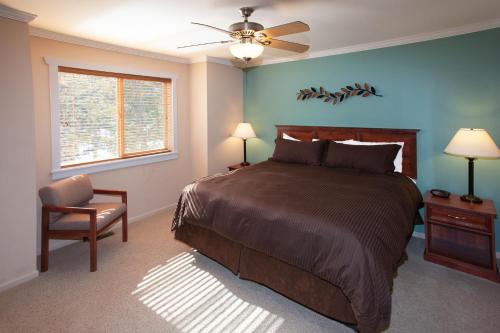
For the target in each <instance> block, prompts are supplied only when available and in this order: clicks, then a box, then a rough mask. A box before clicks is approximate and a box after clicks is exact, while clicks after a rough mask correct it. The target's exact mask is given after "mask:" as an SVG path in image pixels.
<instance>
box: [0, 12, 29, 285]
mask: <svg viewBox="0 0 500 333" xmlns="http://www.w3.org/2000/svg"><path fill="white" fill-rule="evenodd" d="M34 133H35V122H34V114H33V90H32V77H31V58H30V43H29V35H28V25H27V24H26V23H22V22H17V21H13V20H9V19H5V18H2V17H0V147H1V151H2V159H1V162H0V184H1V185H0V211H1V215H0V216H1V218H0V290H2V289H5V288H7V287H9V286H12V285H14V284H16V282H21V281H23V280H25V279H29V278H32V277H34V276H36V274H37V271H36V256H35V253H36V249H35V246H36V225H35V221H36V218H35V208H36V197H35V191H36V179H35V174H36V173H35V162H36V160H35V134H34Z"/></svg>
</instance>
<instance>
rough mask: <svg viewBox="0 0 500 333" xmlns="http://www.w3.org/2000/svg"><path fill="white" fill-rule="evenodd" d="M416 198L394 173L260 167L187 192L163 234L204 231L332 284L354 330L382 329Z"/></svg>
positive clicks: (210, 179)
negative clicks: (187, 227)
mask: <svg viewBox="0 0 500 333" xmlns="http://www.w3.org/2000/svg"><path fill="white" fill-rule="evenodd" d="M421 200H422V197H421V194H420V192H419V190H418V189H417V187H416V186H415V184H414V183H413V182H412V181H411V180H410V179H408V178H407V177H405V176H402V175H401V174H396V173H394V174H391V175H381V174H371V173H363V172H359V171H357V170H353V169H332V168H327V167H322V166H307V165H301V164H287V163H279V162H272V161H267V162H263V163H260V164H256V165H254V166H252V167H248V168H243V169H240V170H237V171H235V172H232V173H228V174H225V175H222V176H220V175H219V176H213V177H208V178H205V179H202V180H200V181H198V182H195V183H193V184H191V185H188V186H187V187H186V188H185V189H184V191H183V193H182V195H181V198H180V199H179V205H178V207H177V211H176V215H175V217H174V220H173V223H172V229H175V228H177V227H179V226H180V225H181V224H182V223H184V222H189V223H192V224H196V225H199V226H202V227H205V228H208V229H211V230H213V231H215V232H217V233H219V234H220V235H222V236H224V237H226V238H228V239H230V240H233V241H235V242H239V243H241V244H243V245H244V246H246V247H249V248H252V249H254V250H257V251H260V252H262V253H264V254H267V255H270V256H272V257H274V258H277V259H280V260H282V261H284V262H286V263H289V264H291V265H294V266H297V267H299V268H302V269H304V270H306V271H309V272H311V273H313V274H314V275H316V276H318V277H320V278H322V279H325V280H327V281H329V282H330V283H332V284H334V285H335V286H337V287H339V288H340V289H341V290H342V291H343V293H344V294H345V295H346V297H347V298H348V299H349V300H350V302H351V306H352V309H353V312H354V314H355V316H356V319H357V321H358V329H359V330H360V331H361V332H378V331H381V330H383V329H385V328H387V327H388V325H389V322H390V316H391V289H392V284H393V276H394V273H395V272H396V270H397V267H398V263H399V262H400V260H401V259H402V258H403V257H404V256H405V252H404V250H405V246H406V244H407V241H408V239H409V237H410V236H411V234H412V231H413V224H414V221H415V220H416V219H417V217H419V215H418V208H419V207H420V206H421Z"/></svg>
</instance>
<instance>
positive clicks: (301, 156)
mask: <svg viewBox="0 0 500 333" xmlns="http://www.w3.org/2000/svg"><path fill="white" fill-rule="evenodd" d="M324 147H325V141H312V142H311V141H291V140H284V139H277V140H276V146H275V148H274V154H273V157H272V158H271V159H270V160H272V161H277V162H286V163H300V164H309V165H320V164H321V158H322V156H323V150H324Z"/></svg>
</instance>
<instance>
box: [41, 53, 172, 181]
mask: <svg viewBox="0 0 500 333" xmlns="http://www.w3.org/2000/svg"><path fill="white" fill-rule="evenodd" d="M46 61H47V59H46ZM47 63H49V65H51V66H50V69H51V106H52V125H53V131H52V134H53V136H55V137H53V138H52V141H53V145H52V146H53V164H54V165H53V174H54V178H63V177H67V176H70V175H73V174H77V173H82V172H87V173H89V172H97V171H103V170H109V169H115V168H119V167H126V166H131V165H137V164H144V163H151V162H155V161H160V160H165V159H171V158H176V157H177V154H176V149H175V135H174V134H175V124H174V122H175V112H174V105H173V101H174V99H173V94H174V92H173V87H174V82H173V81H174V80H173V79H172V78H169V77H165V76H161V75H158V76H155V75H142V74H140V73H139V74H138V73H132V74H129V73H124V72H118V71H111V70H110V71H107V70H101V69H99V70H97V69H89V68H81V67H76V66H67V65H61V63H60V62H58V63H54V62H50V61H47ZM147 74H151V73H147ZM52 81H57V82H56V87H54V82H52ZM54 88H55V89H56V90H57V92H56V93H54V91H52V90H54ZM55 97H56V98H55ZM72 170H74V172H73V171H72Z"/></svg>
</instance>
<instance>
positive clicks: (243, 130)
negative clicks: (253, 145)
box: [233, 123, 255, 139]
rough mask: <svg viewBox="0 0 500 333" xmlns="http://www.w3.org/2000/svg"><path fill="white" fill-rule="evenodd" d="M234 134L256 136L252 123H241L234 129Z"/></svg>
mask: <svg viewBox="0 0 500 333" xmlns="http://www.w3.org/2000/svg"><path fill="white" fill-rule="evenodd" d="M233 136H234V137H236V138H243V139H248V138H255V132H254V131H253V128H252V125H250V123H239V124H238V126H237V127H236V129H235V130H234V133H233Z"/></svg>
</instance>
